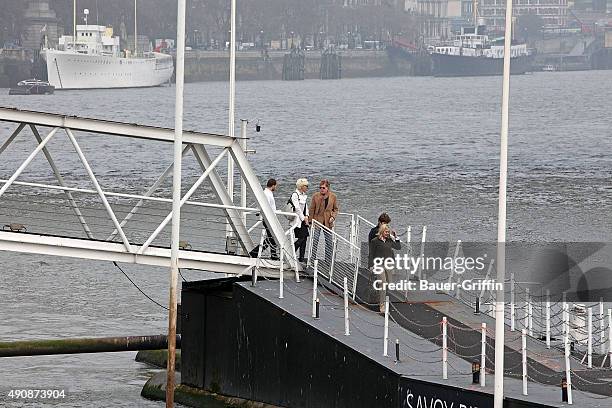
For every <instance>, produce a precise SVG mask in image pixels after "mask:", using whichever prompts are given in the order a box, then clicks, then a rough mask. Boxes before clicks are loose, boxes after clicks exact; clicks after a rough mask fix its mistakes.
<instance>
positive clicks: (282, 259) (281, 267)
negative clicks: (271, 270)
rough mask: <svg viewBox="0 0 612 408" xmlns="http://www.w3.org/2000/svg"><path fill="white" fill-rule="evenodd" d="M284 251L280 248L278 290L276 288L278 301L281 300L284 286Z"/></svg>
mask: <svg viewBox="0 0 612 408" xmlns="http://www.w3.org/2000/svg"><path fill="white" fill-rule="evenodd" d="M284 254H285V251H284V250H283V248H280V268H279V280H278V281H279V288H278V298H279V299H283V298H284V296H283V289H284V287H283V286H284V285H285V271H284V267H283V266H284V263H285V260H284V256H283V255H284Z"/></svg>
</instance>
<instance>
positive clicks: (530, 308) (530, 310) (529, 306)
mask: <svg viewBox="0 0 612 408" xmlns="http://www.w3.org/2000/svg"><path fill="white" fill-rule="evenodd" d="M527 314H528V315H529V320H528V321H527V323H528V324H529V335H530V336H533V302H532V301H531V294H529V293H528V294H527Z"/></svg>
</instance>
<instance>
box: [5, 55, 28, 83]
mask: <svg viewBox="0 0 612 408" xmlns="http://www.w3.org/2000/svg"><path fill="white" fill-rule="evenodd" d="M31 75H32V61H31V60H29V59H28V58H27V56H26V54H25V52H23V51H22V50H3V49H0V88H9V87H11V86H15V85H16V84H17V82H19V81H21V80H24V79H28V78H30V77H31Z"/></svg>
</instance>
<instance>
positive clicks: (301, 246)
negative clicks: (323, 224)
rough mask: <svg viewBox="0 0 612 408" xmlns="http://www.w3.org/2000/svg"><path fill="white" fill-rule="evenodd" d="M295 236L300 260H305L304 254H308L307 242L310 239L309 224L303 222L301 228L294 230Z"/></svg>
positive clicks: (296, 249) (296, 250)
mask: <svg viewBox="0 0 612 408" xmlns="http://www.w3.org/2000/svg"><path fill="white" fill-rule="evenodd" d="M294 233H295V237H296V238H297V240H296V241H295V252H296V253H297V254H298V260H299V261H300V262H304V256H305V255H306V242H307V241H308V225H306V224H303V223H302V226H301V227H300V228H296V229H295V230H294Z"/></svg>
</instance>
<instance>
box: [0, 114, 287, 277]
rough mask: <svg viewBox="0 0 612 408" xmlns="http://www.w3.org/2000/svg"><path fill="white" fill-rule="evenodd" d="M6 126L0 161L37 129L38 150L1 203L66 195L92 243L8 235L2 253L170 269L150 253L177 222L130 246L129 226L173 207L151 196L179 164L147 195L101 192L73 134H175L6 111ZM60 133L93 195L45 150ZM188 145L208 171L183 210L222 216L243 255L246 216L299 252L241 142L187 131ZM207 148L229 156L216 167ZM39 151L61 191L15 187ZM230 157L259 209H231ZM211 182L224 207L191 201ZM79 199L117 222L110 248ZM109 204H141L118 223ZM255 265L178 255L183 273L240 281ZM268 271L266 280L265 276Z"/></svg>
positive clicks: (160, 137) (163, 256)
mask: <svg viewBox="0 0 612 408" xmlns="http://www.w3.org/2000/svg"><path fill="white" fill-rule="evenodd" d="M0 121H4V122H14V123H17V124H18V125H17V128H16V129H15V131H13V132H12V134H11V135H10V136H9V138H8V139H7V140H6V141H5V142H4V143H3V144H2V145H1V146H0V155H1V154H2V153H3V152H4V151H5V150H6V149H7V147H8V146H9V145H10V144H11V143H12V142H13V141H14V140H15V139H16V137H17V136H18V135H19V134H20V133H21V132H22V131H23V129H24V128H26V127H29V128H30V129H31V130H32V133H33V134H34V137H35V139H36V141H37V145H36V147H35V149H34V150H33V151H32V152H31V153H30V154H29V156H28V157H27V158H26V159H25V160H24V161H23V162H22V163H21V165H20V166H19V167H18V168H17V170H16V171H15V172H14V173H13V174H12V175H11V176H10V177H9V178H8V179H7V180H0V185H1V187H0V197H2V195H3V194H4V193H5V192H6V191H7V190H8V189H9V188H10V187H11V186H13V185H15V186H18V185H20V186H29V187H37V188H42V189H48V190H55V191H62V192H63V193H64V195H65V196H66V198H67V201H68V204H69V207H70V208H71V210H72V212H73V213H74V215H75V216H76V218H77V219H78V221H79V223H80V225H81V227H82V228H83V230H84V231H85V234H86V236H87V238H86V239H85V238H79V237H59V236H50V235H42V234H32V233H27V234H23V233H15V232H10V231H0V250H6V251H16V252H28V253H37V254H44V255H58V256H68V257H77V258H84V259H94V260H108V261H116V262H128V263H136V264H143V265H158V266H169V265H170V249H169V248H160V247H154V246H152V243H153V241H154V240H155V239H156V237H157V236H158V235H159V233H160V232H161V231H162V230H163V229H164V228H165V227H166V225H167V224H168V223H169V222H170V221H171V219H172V214H171V213H170V214H168V215H167V216H166V217H165V218H164V219H163V221H162V222H161V223H160V224H159V225H158V226H157V228H155V230H154V231H153V232H152V233H151V235H150V236H149V237H148V238H147V239H146V241H145V242H144V243H143V244H140V243H134V242H130V241H129V239H128V236H127V234H126V232H125V229H126V228H128V223H129V222H130V220H131V218H132V217H133V216H134V215H135V214H136V213H137V212H138V211H139V209H140V208H141V207H142V205H143V203H145V202H147V201H155V202H164V203H170V202H171V199H169V198H160V197H153V196H152V194H153V192H155V190H156V189H157V188H159V187H160V186H161V184H162V183H163V182H164V180H165V179H166V178H167V177H168V176H169V175H170V174H172V170H173V164H170V165H169V166H168V167H167V168H166V169H165V171H164V172H163V173H162V174H161V175H160V177H159V178H158V179H157V181H156V182H155V183H154V184H153V185H152V186H151V187H150V188H148V189H147V190H146V192H145V193H144V194H126V193H119V192H112V191H106V190H104V189H103V187H102V186H101V185H100V183H99V181H98V179H97V177H96V175H95V173H94V171H93V170H92V168H91V166H90V164H89V162H88V160H87V157H86V155H85V154H84V152H83V150H82V149H81V147H80V145H79V143H78V138H77V136H76V135H75V131H83V132H95V133H99V134H102V135H111V136H119V137H131V138H140V139H146V140H155V141H164V142H172V141H173V139H174V131H173V130H172V129H166V128H158V127H151V126H141V125H136V124H128V123H120V122H111V121H104V120H97V119H86V118H77V117H69V116H63V115H57V114H50V113H41V112H32V111H22V110H17V109H11V108H2V107H0ZM39 127H45V128H51V131H50V132H49V133H48V134H47V135H45V136H44V137H42V136H41V135H40V133H39ZM60 130H63V131H65V133H66V134H67V136H68V139H69V140H70V142H71V144H72V146H73V147H74V149H75V151H76V154H77V155H78V158H79V161H80V163H81V164H82V166H83V168H84V169H85V170H86V173H87V175H88V178H89V181H90V182H91V183H92V185H93V187H94V189H85V188H74V187H68V186H67V185H66V183H65V180H64V178H63V177H62V175H61V173H60V171H59V169H58V167H57V165H56V161H55V160H54V158H53V157H52V156H51V153H50V152H49V150H48V149H47V144H48V143H49V141H50V140H51V139H53V138H54V137H55V136H56V135H57V133H58V131H60ZM183 141H184V147H183V155H185V154H187V153H188V152H189V151H190V150H191V151H192V152H193V154H194V156H195V158H196V160H197V162H198V163H199V165H200V167H201V169H202V174H201V175H200V176H199V178H198V179H197V181H196V182H195V183H194V184H193V185H192V186H191V188H190V189H189V190H188V192H187V193H186V194H185V195H184V196H183V197H182V198H181V205H185V204H189V205H192V206H200V207H210V208H217V209H221V210H223V212H224V214H225V217H226V218H227V221H228V224H229V225H230V227H231V231H232V232H233V235H234V236H236V237H237V238H238V241H239V243H240V245H241V247H242V250H243V253H248V252H249V251H251V250H252V249H253V248H254V247H255V244H254V242H253V240H252V238H251V236H250V235H249V229H248V227H247V225H246V224H245V218H244V217H243V214H244V213H245V212H258V213H260V214H261V216H262V218H263V220H264V222H265V223H266V225H267V226H268V228H269V229H270V231H271V233H272V235H273V237H274V239H275V240H276V242H277V243H279V250H281V251H283V250H287V251H288V252H287V253H291V249H292V247H293V245H292V240H291V239H289V238H288V234H287V233H285V231H284V230H283V227H282V226H281V224H280V222H279V220H278V218H277V215H276V214H275V213H274V211H273V210H272V208H271V207H270V205H269V203H268V201H267V199H266V198H265V195H264V193H263V190H262V188H261V185H260V184H259V180H258V179H257V177H256V176H255V173H254V172H253V169H252V168H251V166H250V164H249V162H248V160H247V159H246V155H245V152H244V151H243V149H242V147H241V144H240V143H239V142H238V140H237V139H235V138H232V137H228V136H224V135H215V134H210V133H199V132H184V136H183ZM206 146H214V147H221V148H223V150H222V152H221V153H220V154H219V155H218V156H217V157H216V158H215V159H214V160H211V158H210V155H209V154H208V151H207V149H206ZM40 152H43V154H44V157H45V158H46V160H47V162H48V163H49V165H50V167H51V169H52V171H53V175H54V176H55V178H56V180H57V183H58V184H57V185H53V184H46V183H32V182H24V181H17V179H18V178H19V176H20V175H21V174H22V173H23V171H24V170H25V169H26V168H27V167H28V166H29V165H30V164H31V162H32V161H33V160H34V158H35V157H36V156H37V155H38V154H39V153H40ZM227 153H229V155H230V156H231V157H232V159H233V160H234V162H235V163H236V168H237V169H238V170H239V172H240V174H241V176H242V177H243V180H244V182H245V183H246V185H247V186H248V188H249V189H250V190H251V192H252V193H253V196H254V200H255V202H256V205H255V208H245V207H238V206H235V205H234V203H233V202H232V199H231V198H230V196H229V194H228V192H227V189H226V186H225V185H224V183H223V180H222V179H221V177H220V176H219V174H218V172H217V170H216V168H215V167H216V165H217V164H218V163H219V162H220V161H221V159H222V158H223V157H224V156H225V155H226V154H227ZM206 180H209V181H210V185H211V186H212V188H213V191H214V193H215V195H216V197H217V199H218V203H208V202H199V201H193V200H190V199H191V196H192V195H193V193H194V192H195V191H196V190H197V189H198V187H200V186H201V185H202V184H203V183H204V182H205V181H206ZM73 193H74V194H76V193H87V194H90V195H91V194H95V195H96V196H97V197H98V199H99V200H100V201H101V203H102V205H103V208H104V209H105V211H106V214H107V216H108V220H110V221H111V222H112V225H113V228H114V230H113V232H112V233H111V234H110V236H108V237H107V238H106V241H103V240H101V239H96V238H97V237H95V236H94V234H93V232H92V230H91V228H90V226H89V225H88V223H87V221H86V217H85V216H84V214H83V212H82V211H81V209H80V208H79V206H78V203H77V201H76V200H75V199H74V197H73ZM109 197H121V198H129V199H137V200H138V202H137V203H136V205H135V206H134V207H133V208H132V209H131V210H130V211H129V213H128V214H127V215H126V216H125V217H124V218H123V219H122V220H121V221H120V220H119V218H118V217H117V215H116V213H115V212H114V211H113V208H112V207H111V205H110V204H109V201H108V198H109ZM289 235H290V234H289ZM116 236H119V237H120V238H121V243H118V242H111V241H112V240H113V239H114V238H115V237H116ZM255 265H256V259H254V258H249V257H246V256H232V255H225V254H218V253H210V252H203V251H187V250H182V251H180V267H182V268H194V269H205V270H209V271H214V272H223V273H233V274H241V273H243V272H244V271H245V269H248V268H253V267H255ZM269 265H274V263H270V264H269ZM262 272H263V273H266V272H265V270H264V271H262ZM268 272H269V273H270V274H272V275H273V274H274V273H273V272H272V268H271V267H269V268H268ZM276 273H278V272H276Z"/></svg>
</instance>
